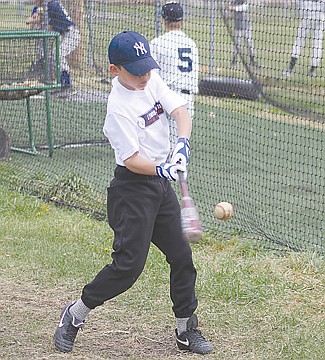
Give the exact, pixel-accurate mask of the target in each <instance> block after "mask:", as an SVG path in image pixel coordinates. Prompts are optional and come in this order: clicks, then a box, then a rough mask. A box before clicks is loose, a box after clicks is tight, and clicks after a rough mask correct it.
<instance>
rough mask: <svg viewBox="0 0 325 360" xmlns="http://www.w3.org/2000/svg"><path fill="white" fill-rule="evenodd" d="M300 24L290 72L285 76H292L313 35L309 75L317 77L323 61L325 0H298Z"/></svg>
mask: <svg viewBox="0 0 325 360" xmlns="http://www.w3.org/2000/svg"><path fill="white" fill-rule="evenodd" d="M296 3H297V6H298V8H299V15H300V22H299V25H298V28H297V35H296V39H295V42H294V44H293V48H292V54H291V60H290V63H289V68H288V71H285V72H284V73H283V75H285V76H290V75H291V73H292V71H293V69H294V67H295V65H296V62H297V59H298V57H299V56H300V53H301V49H302V48H303V47H304V46H305V43H306V38H307V36H308V34H309V33H311V34H312V48H313V56H312V58H311V61H310V62H311V64H310V70H309V73H308V75H309V76H315V75H316V70H317V67H318V66H319V63H320V61H321V59H322V52H323V32H324V26H325V25H324V24H325V23H324V22H325V0H297V1H296Z"/></svg>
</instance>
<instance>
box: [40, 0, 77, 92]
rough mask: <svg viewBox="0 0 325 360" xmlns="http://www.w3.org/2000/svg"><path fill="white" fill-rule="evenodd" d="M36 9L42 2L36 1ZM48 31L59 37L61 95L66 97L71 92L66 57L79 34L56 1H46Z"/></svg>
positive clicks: (41, 0)
mask: <svg viewBox="0 0 325 360" xmlns="http://www.w3.org/2000/svg"><path fill="white" fill-rule="evenodd" d="M35 3H36V7H34V9H33V12H35V13H36V12H37V10H38V9H39V8H41V7H42V6H43V4H44V0H36V1H35ZM47 6H48V19H49V30H53V31H57V32H59V33H60V35H61V39H60V69H61V94H60V96H65V95H68V94H69V92H71V90H72V81H71V75H70V67H69V64H68V60H67V57H68V55H69V54H71V53H72V51H73V50H74V49H75V48H76V47H77V46H78V45H79V42H80V33H79V30H78V29H77V28H76V26H75V24H74V23H73V21H72V20H71V18H70V16H69V15H68V13H67V11H66V10H65V8H64V7H63V6H62V5H61V4H60V3H59V2H58V1H57V0H51V1H48V4H47Z"/></svg>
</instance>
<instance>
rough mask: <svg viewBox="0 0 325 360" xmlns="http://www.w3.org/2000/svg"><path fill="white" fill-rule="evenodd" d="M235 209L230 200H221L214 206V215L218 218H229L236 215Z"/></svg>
mask: <svg viewBox="0 0 325 360" xmlns="http://www.w3.org/2000/svg"><path fill="white" fill-rule="evenodd" d="M234 213H235V209H234V207H233V205H232V204H230V203H228V202H225V201H223V202H220V203H219V204H217V205H216V206H215V208H214V215H215V216H216V218H217V219H218V220H229V219H231V218H232V217H233V216H234Z"/></svg>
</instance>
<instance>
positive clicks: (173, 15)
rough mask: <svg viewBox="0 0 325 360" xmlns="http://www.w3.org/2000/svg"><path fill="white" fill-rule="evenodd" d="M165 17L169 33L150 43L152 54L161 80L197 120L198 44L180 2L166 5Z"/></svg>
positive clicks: (173, 130)
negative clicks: (186, 27)
mask: <svg viewBox="0 0 325 360" xmlns="http://www.w3.org/2000/svg"><path fill="white" fill-rule="evenodd" d="M161 16H162V19H163V22H164V26H165V29H166V33H165V34H163V35H161V36H159V37H157V38H154V39H153V40H151V42H150V49H151V54H152V57H153V58H154V59H156V61H157V62H158V64H159V66H160V70H159V71H158V73H159V75H160V76H161V78H162V79H163V80H164V81H165V83H166V84H167V85H168V86H169V88H170V89H172V90H174V91H176V92H177V93H179V94H180V95H181V96H183V97H184V98H185V99H186V101H187V104H188V109H189V111H190V114H191V116H192V118H193V117H194V100H193V95H194V94H196V93H197V92H198V77H199V55H198V48H197V46H196V44H195V42H194V41H193V40H192V39H191V38H190V37H189V36H187V35H186V34H185V33H184V32H183V31H182V30H181V28H182V25H183V17H184V13H183V8H182V6H181V5H180V4H178V3H176V2H169V3H166V4H165V5H163V7H162V10H161ZM170 122H171V124H170V132H171V135H170V136H171V143H172V146H174V145H175V142H176V140H177V130H176V125H175V122H174V120H173V119H170Z"/></svg>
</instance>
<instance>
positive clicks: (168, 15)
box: [161, 2, 183, 22]
mask: <svg viewBox="0 0 325 360" xmlns="http://www.w3.org/2000/svg"><path fill="white" fill-rule="evenodd" d="M161 16H162V17H163V19H165V20H168V21H170V22H177V21H181V20H183V8H182V6H181V5H180V4H178V3H176V2H168V3H166V4H165V5H164V6H163V7H162V9H161Z"/></svg>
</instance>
